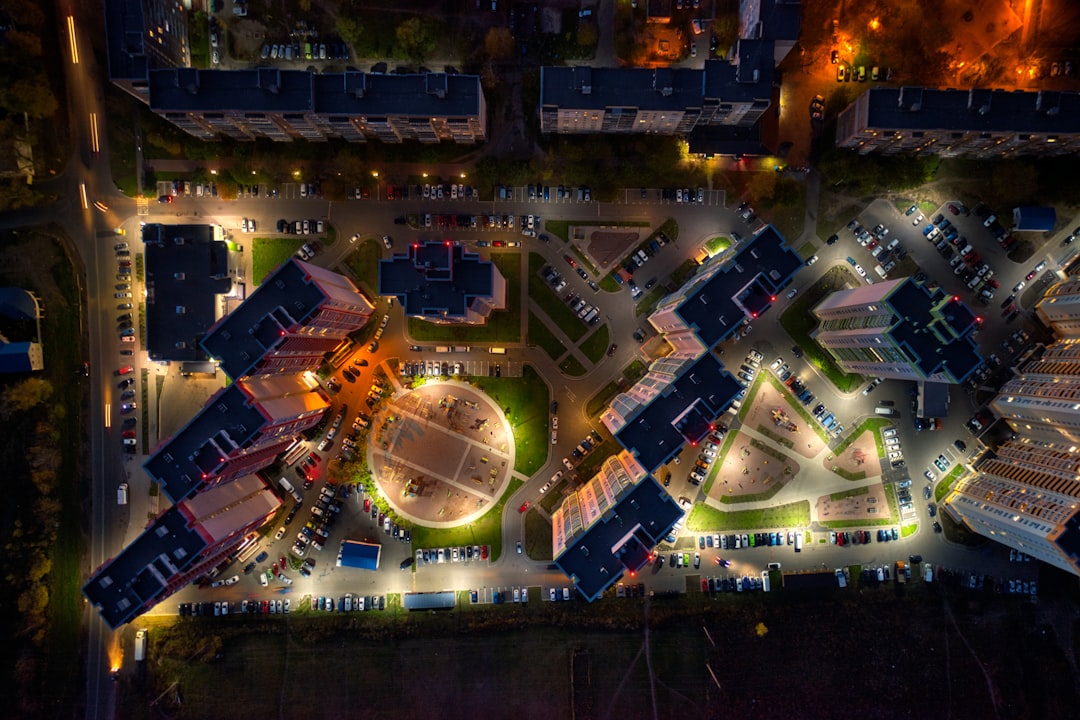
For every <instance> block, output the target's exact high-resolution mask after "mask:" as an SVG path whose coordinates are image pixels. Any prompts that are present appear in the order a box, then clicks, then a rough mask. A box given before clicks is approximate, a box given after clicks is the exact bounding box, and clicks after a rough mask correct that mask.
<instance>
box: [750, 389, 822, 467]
mask: <svg viewBox="0 0 1080 720" xmlns="http://www.w3.org/2000/svg"><path fill="white" fill-rule="evenodd" d="M795 406H796V402H795V399H794V398H792V397H791V395H789V394H788V393H787V392H783V393H778V392H777V391H776V390H775V388H773V386H772V384H771V383H769V384H763V385H761V387H760V389H759V390H758V393H757V396H756V397H755V399H754V404H753V405H752V406H751V408H750V412H748V413H747V414H746V419H745V420H743V424H745V425H746V426H747V427H750V428H757V427H762V426H763V427H765V428H767V429H768V430H769V431H770V432H772V433H774V434H776V435H779V436H780V437H783V438H787V439H788V440H790V441H791V443H792V446H791V450H794V451H795V452H797V453H799V454H800V455H802V456H803V457H806V458H812V457H814V456H815V455H817V454H818V453H820V452H821V451H822V450H824V449H825V443H824V441H822V439H821V438H819V437H818V436H817V434H816V433H815V432H814V431H813V430H811V429H810V428H808V427H807V426H806V421H805V420H803V419H802V417H801V416H800V415H799V414H798V412H797V411H796V410H795ZM793 428H794V429H793Z"/></svg>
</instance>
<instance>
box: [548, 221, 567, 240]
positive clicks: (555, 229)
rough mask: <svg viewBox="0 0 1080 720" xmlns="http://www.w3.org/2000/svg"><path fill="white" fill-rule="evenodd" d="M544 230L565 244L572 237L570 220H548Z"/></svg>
mask: <svg viewBox="0 0 1080 720" xmlns="http://www.w3.org/2000/svg"><path fill="white" fill-rule="evenodd" d="M544 229H545V230H547V232H548V234H549V235H554V236H555V237H557V238H561V239H562V241H563V242H566V241H567V239H568V238H569V237H570V222H569V221H568V220H547V221H545V222H544Z"/></svg>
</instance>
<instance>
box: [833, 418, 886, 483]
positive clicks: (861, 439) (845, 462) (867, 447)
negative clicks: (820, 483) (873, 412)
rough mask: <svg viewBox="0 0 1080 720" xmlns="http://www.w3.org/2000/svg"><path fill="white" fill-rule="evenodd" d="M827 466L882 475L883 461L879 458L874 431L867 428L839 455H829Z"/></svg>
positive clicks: (865, 473)
mask: <svg viewBox="0 0 1080 720" xmlns="http://www.w3.org/2000/svg"><path fill="white" fill-rule="evenodd" d="M825 467H826V468H828V469H829V470H833V469H834V468H839V469H840V470H842V471H844V472H845V473H847V474H851V475H857V474H859V473H863V474H864V476H865V477H875V476H878V475H881V462H880V460H879V458H878V451H877V445H876V444H875V443H874V431H873V430H865V431H863V432H862V433H860V434H859V436H858V437H857V438H855V439H854V440H853V441H852V442H851V444H850V445H848V446H847V448H845V449H844V451H843V452H842V453H840V454H839V455H827V456H826V458H825Z"/></svg>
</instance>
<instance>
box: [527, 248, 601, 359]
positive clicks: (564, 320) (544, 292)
mask: <svg viewBox="0 0 1080 720" xmlns="http://www.w3.org/2000/svg"><path fill="white" fill-rule="evenodd" d="M544 264H545V263H544V258H543V256H542V255H540V254H539V253H529V297H530V298H532V299H533V301H534V302H536V304H537V305H539V306H540V309H541V310H543V311H544V314H545V315H547V316H548V317H549V318H550V319H551V320H553V321H554V322H555V324H556V325H558V326H559V329H560V330H562V331H563V333H565V334H566V336H567V337H568V338H570V339H571V340H573V341H574V342H577V341H578V340H580V339H581V338H582V336H583V335H585V332H586V330H588V327H587V326H586V325H585V323H583V322H581V319H580V318H578V316H577V313H575V312H574V311H573V310H571V309H570V307H569V306H568V305H567V304H566V303H565V302H563V300H562V298H560V297H559V296H558V295H556V294H555V291H554V290H553V289H552V287H551V286H550V285H548V284H547V283H546V282H544V278H542V277H540V270H541V268H543V267H544Z"/></svg>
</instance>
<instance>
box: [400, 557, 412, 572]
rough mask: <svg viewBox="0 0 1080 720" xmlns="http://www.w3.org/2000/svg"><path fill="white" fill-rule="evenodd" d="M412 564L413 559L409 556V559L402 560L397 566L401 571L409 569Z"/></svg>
mask: <svg viewBox="0 0 1080 720" xmlns="http://www.w3.org/2000/svg"><path fill="white" fill-rule="evenodd" d="M413 562H414V558H413V557H412V556H409V557H407V558H405V559H404V560H402V561H401V564H400V565H398V567H400V568H401V569H402V570H408V569H409V568H411V567H412V564H413Z"/></svg>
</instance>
